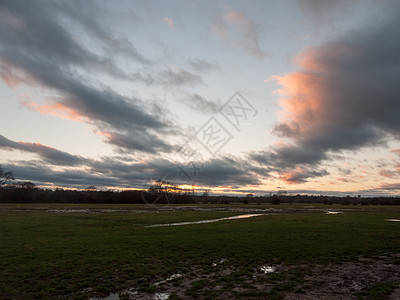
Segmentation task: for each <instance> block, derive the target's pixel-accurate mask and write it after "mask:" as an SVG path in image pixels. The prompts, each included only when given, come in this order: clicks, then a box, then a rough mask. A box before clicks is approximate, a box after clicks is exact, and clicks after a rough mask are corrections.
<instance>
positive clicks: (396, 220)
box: [385, 219, 400, 222]
mask: <svg viewBox="0 0 400 300" xmlns="http://www.w3.org/2000/svg"><path fill="white" fill-rule="evenodd" d="M385 221H388V222H400V219H385Z"/></svg>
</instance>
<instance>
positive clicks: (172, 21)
mask: <svg viewBox="0 0 400 300" xmlns="http://www.w3.org/2000/svg"><path fill="white" fill-rule="evenodd" d="M163 22H164V23H166V24H167V25H168V26H169V27H170V28H173V27H174V20H173V19H172V18H168V17H165V18H164V19H163Z"/></svg>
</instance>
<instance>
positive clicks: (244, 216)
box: [146, 214, 268, 227]
mask: <svg viewBox="0 0 400 300" xmlns="http://www.w3.org/2000/svg"><path fill="white" fill-rule="evenodd" d="M265 215H268V214H246V215H239V216H232V217H226V218H219V219H210V220H201V221H194V222H179V223H167V224H154V225H149V226H146V227H162V226H183V225H192V224H206V223H214V222H219V221H225V220H236V219H248V218H253V217H258V216H265Z"/></svg>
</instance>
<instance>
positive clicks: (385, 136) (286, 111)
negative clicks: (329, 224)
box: [250, 4, 400, 182]
mask: <svg viewBox="0 0 400 300" xmlns="http://www.w3.org/2000/svg"><path fill="white" fill-rule="evenodd" d="M399 11H400V5H399V4H394V5H393V6H392V9H391V11H388V16H389V17H388V18H387V19H385V20H381V23H379V24H377V23H374V24H369V25H368V26H364V27H362V28H361V29H359V30H354V31H352V32H351V33H349V34H347V35H345V36H342V37H340V38H337V39H336V40H332V41H330V42H327V43H325V44H323V45H321V46H316V47H312V48H309V49H306V50H305V51H304V52H303V53H301V54H300V55H299V56H298V58H297V62H298V63H299V65H300V67H301V69H300V70H299V71H296V72H293V73H289V74H287V75H285V76H278V77H277V80H278V82H279V83H280V84H281V85H282V89H281V102H282V107H283V119H282V120H281V121H280V122H279V123H278V124H277V125H276V126H275V128H274V130H273V132H274V133H275V134H276V135H278V136H279V137H281V138H284V139H286V141H287V142H284V143H282V144H279V145H278V146H273V147H271V148H270V149H267V150H265V151H259V152H253V153H251V154H250V157H251V158H252V159H253V160H255V161H256V162H258V163H264V164H268V165H270V166H271V167H272V168H275V169H276V170H277V171H280V172H283V173H285V174H293V172H294V171H295V170H296V168H298V167H303V170H304V172H303V174H302V176H301V178H300V181H302V182H303V181H304V180H306V178H308V177H315V176H319V175H321V176H324V175H326V172H320V174H318V173H316V174H310V173H309V172H308V171H307V170H308V168H314V169H316V168H318V166H319V165H320V164H321V162H323V161H325V160H328V159H329V158H330V155H332V154H334V153H340V152H341V151H345V150H353V151H357V150H359V149H361V148H365V147H374V146H382V145H385V144H386V141H387V140H390V139H397V140H398V139H399V137H400V118H399V115H400V84H399V80H400V56H399V55H398V53H400V36H399V34H398V28H399V26H400V15H399ZM300 173H301V172H300V171H298V172H297V177H293V182H298V181H299V180H298V178H299V176H300ZM285 174H284V175H285ZM287 178H288V179H289V181H290V178H291V177H287Z"/></svg>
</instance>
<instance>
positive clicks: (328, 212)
mask: <svg viewBox="0 0 400 300" xmlns="http://www.w3.org/2000/svg"><path fill="white" fill-rule="evenodd" d="M342 213H343V212H341V211H327V212H325V214H326V215H338V214H342Z"/></svg>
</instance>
